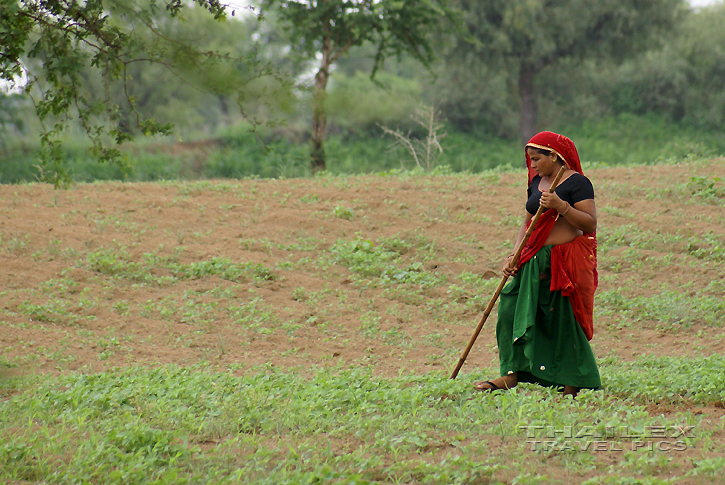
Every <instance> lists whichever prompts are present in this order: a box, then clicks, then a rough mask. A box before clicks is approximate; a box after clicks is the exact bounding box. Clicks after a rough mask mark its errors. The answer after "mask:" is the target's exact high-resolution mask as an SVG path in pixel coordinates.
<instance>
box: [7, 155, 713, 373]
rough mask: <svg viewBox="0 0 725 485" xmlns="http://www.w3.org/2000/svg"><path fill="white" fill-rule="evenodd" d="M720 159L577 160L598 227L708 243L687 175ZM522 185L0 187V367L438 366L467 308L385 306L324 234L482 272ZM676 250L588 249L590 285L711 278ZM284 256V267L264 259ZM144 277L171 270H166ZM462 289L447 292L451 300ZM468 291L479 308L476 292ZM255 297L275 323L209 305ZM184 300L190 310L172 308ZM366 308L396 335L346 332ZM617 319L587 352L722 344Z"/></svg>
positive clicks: (709, 333)
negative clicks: (195, 266) (135, 264)
mask: <svg viewBox="0 0 725 485" xmlns="http://www.w3.org/2000/svg"><path fill="white" fill-rule="evenodd" d="M724 165H725V161H723V160H713V161H711V162H710V163H709V164H708V165H702V164H700V165H691V164H683V165H665V166H651V167H636V168H631V167H629V168H607V169H597V170H591V171H589V172H588V173H587V175H589V177H590V178H591V180H592V181H593V183H594V185H595V190H596V201H597V207H598V211H599V228H600V233H601V232H603V231H607V234H612V232H613V231H615V230H618V229H619V230H620V231H623V232H622V233H623V234H628V235H629V237H630V238H636V237H637V236H638V234H639V233H644V232H649V234H652V233H656V234H660V235H662V237H665V236H667V235H670V236H673V237H675V236H677V237H680V238H685V237H692V236H695V237H704V236H705V235H707V234H714V235H715V236H716V237H720V238H723V237H724V236H725V227H724V225H725V224H724V223H723V221H725V207H724V206H723V204H717V203H712V202H707V201H705V202H703V201H699V200H698V199H697V198H696V197H692V196H691V195H690V194H689V192H688V186H687V181H688V180H690V177H693V176H698V175H703V174H712V173H722V169H723V166H724ZM524 195H525V175H524V174H523V173H502V174H484V175H477V176H438V177H427V176H416V177H413V176H410V177H405V176H398V177H384V176H354V177H331V178H315V179H290V180H245V181H231V182H230V181H211V182H173V183H162V184H151V183H94V184H78V185H74V186H73V187H72V188H71V189H69V190H65V191H56V190H53V189H52V187H49V186H47V185H41V184H31V185H21V186H8V185H4V186H0V207H2V210H1V212H0V237H1V239H0V241H1V243H2V250H1V251H0V275H1V276H0V277H1V278H2V280H1V281H2V287H1V288H0V290H1V292H0V349H2V354H3V355H4V357H5V359H6V360H7V362H10V363H14V365H19V366H20V367H21V368H23V369H27V370H32V371H34V372H41V373H55V372H66V371H74V370H85V371H101V370H104V369H108V368H113V367H116V366H127V365H158V364H166V363H176V364H179V365H188V364H194V363H198V362H209V363H213V364H214V365H222V366H224V365H230V364H241V365H243V366H245V367H247V366H252V365H256V364H269V365H274V366H282V367H292V366H302V367H308V366H311V365H331V364H337V363H339V362H340V361H342V362H344V363H349V364H350V365H355V364H358V363H359V364H362V365H371V364H374V365H376V368H377V370H378V372H380V373H382V374H387V375H398V374H399V373H400V372H404V373H408V372H410V373H422V372H429V371H431V370H436V371H438V370H445V369H444V368H445V367H446V366H451V365H452V364H453V363H455V361H456V360H457V358H456V357H457V354H458V350H457V349H460V350H462V349H463V348H464V347H465V344H466V342H467V341H468V339H469V337H470V334H471V331H472V329H473V328H474V327H475V324H476V321H477V319H478V317H479V314H478V313H477V311H476V310H478V309H480V306H479V307H478V308H474V309H471V307H470V305H469V306H465V305H461V304H459V305H450V306H446V303H448V301H447V298H448V296H447V295H448V293H449V292H448V290H447V289H446V287H445V286H443V287H434V288H427V289H425V290H421V291H420V292H418V293H419V295H418V296H419V297H420V298H421V300H419V301H418V302H416V301H412V302H407V301H406V300H405V299H402V300H401V299H398V300H396V299H395V298H393V297H391V296H390V293H389V292H388V293H386V292H385V291H384V290H383V289H380V288H365V287H363V286H360V285H359V284H357V283H355V282H354V281H353V278H352V277H351V274H350V271H349V270H348V268H346V267H345V266H344V265H340V264H333V265H332V266H330V267H328V268H324V267H321V266H320V264H319V263H318V262H316V259H315V258H318V257H319V256H320V254H321V253H323V252H324V251H326V250H327V249H329V248H330V247H331V246H333V245H334V244H335V243H336V242H337V241H339V240H346V241H349V240H354V239H356V238H360V239H363V240H370V241H372V242H376V241H378V240H379V239H380V238H385V237H387V238H390V237H399V238H401V239H406V238H407V240H412V239H415V240H416V241H419V242H420V241H423V242H425V243H427V244H428V246H429V251H428V254H429V255H430V254H433V256H432V257H429V258H427V259H426V261H425V266H426V270H428V271H433V272H438V273H445V274H448V275H450V277H451V279H450V280H449V283H453V282H455V281H454V278H455V277H456V276H457V275H459V274H461V273H462V272H466V271H467V272H471V273H474V274H478V275H481V276H483V277H484V278H485V279H489V280H498V279H499V278H500V276H499V271H498V268H499V267H500V265H501V260H502V258H503V256H504V255H505V254H507V252H508V251H510V245H511V241H512V239H513V238H514V236H515V234H516V231H517V228H518V221H519V220H520V217H521V216H522V215H523V208H522V205H523V199H524ZM716 202H717V201H716ZM348 219H350V220H348ZM621 228H624V229H621ZM305 244H306V245H308V246H309V247H303V246H304V245H305ZM683 244H684V243H682V244H680V243H679V242H676V243H674V245H673V244H671V243H668V242H667V241H666V240H665V241H664V242H663V244H661V245H659V246H658V247H653V248H651V249H644V250H638V251H633V250H632V249H630V248H629V247H628V246H626V245H623V246H620V247H615V248H613V249H611V250H610V251H608V252H607V253H606V254H604V253H601V252H600V265H599V266H600V288H599V290H600V292H602V291H607V290H611V289H613V288H618V287H626V288H628V289H629V291H630V292H633V293H637V295H638V296H642V297H650V296H653V295H657V294H658V292H662V291H663V289H667V288H669V289H670V291H679V289H681V288H685V289H686V290H685V291H690V292H692V294H693V295H694V294H695V291H696V290H697V289H699V288H704V287H706V286H707V285H708V284H710V283H711V282H713V281H718V280H722V278H723V277H724V276H725V273H724V272H723V270H722V266H721V265H718V264H709V265H708V264H697V265H693V264H692V261H694V260H693V259H692V258H689V259H688V255H687V251H686V249H685V248H683ZM600 247H603V243H602V241H600ZM310 248H312V249H310ZM430 248H433V249H430ZM610 248H611V245H610ZM100 249H107V250H109V251H115V252H116V253H114V254H119V255H120V254H125V255H126V256H125V257H126V258H127V260H128V261H141V260H143V258H144V255H148V254H155V255H157V256H158V257H166V258H171V259H173V260H174V261H175V262H177V263H178V264H188V263H193V262H199V261H209V260H212V259H213V258H228V259H229V260H231V261H232V262H245V263H259V264H262V265H264V266H265V267H267V268H271V271H272V272H273V273H274V277H275V279H273V280H269V281H258V280H254V279H246V280H244V279H242V280H238V281H229V280H228V279H223V278H222V277H221V276H219V275H211V276H200V277H199V278H196V279H183V280H175V281H173V282H172V283H170V284H144V283H143V282H139V281H133V280H129V279H128V278H127V279H124V278H119V277H117V276H113V275H109V274H103V273H100V272H98V271H94V270H93V267H92V265H91V264H90V263H89V259H88V255H89V254H91V253H93V252H94V251H98V250H100ZM690 249H691V248H690ZM416 250H419V249H416ZM431 251H433V253H431ZM668 255H669V256H670V259H669V260H668V259H666V258H664V257H665V256H668ZM305 257H307V258H308V259H309V261H308V262H305V261H304V260H302V258H305ZM663 258H664V259H663ZM285 261H286V262H289V263H290V264H288V266H287V267H285V266H284V265H280V263H284V262H285ZM300 261H302V262H300ZM653 262H654V263H653ZM151 272H152V273H158V274H157V275H156V276H159V277H162V276H169V277H170V276H172V275H171V273H170V272H168V270H165V269H164V268H154V269H152V270H151ZM638 281H639V282H641V284H637V282H638ZM215 291H216V293H215ZM222 294H223V295H226V296H224V297H222V296H220V295H222ZM215 295H216V296H215ZM301 295H302V296H301ZM475 296H476V295H467V296H463V297H462V298H461V297H459V298H458V299H459V303H460V302H461V301H465V300H466V299H467V298H473V297H475ZM477 296H478V298H479V299H480V300H481V301H486V302H487V299H488V295H477ZM255 298H256V299H258V301H259V302H263V304H264V308H265V309H267V311H268V312H270V314H272V315H274V316H276V322H277V324H278V325H285V324H286V325H287V330H286V331H285V330H284V329H283V328H270V329H267V331H266V332H261V333H260V332H252V333H251V334H250V332H248V331H247V332H242V331H240V328H239V325H236V324H235V323H234V319H233V318H232V317H231V316H230V315H229V314H228V313H229V312H226V313H225V312H224V311H221V308H222V306H223V305H224V304H227V305H231V304H232V303H230V302H234V301H239V302H246V303H249V302H250V301H251V300H253V299H255ZM190 299H193V300H194V304H193V305H192V304H189V305H186V304H187V303H189V301H190ZM431 301H434V302H438V304H437V306H435V305H434V306H431V304H430V302H431ZM421 302H428V303H427V306H426V304H422V303H421ZM51 303H52V304H51ZM451 303H453V302H451ZM164 304H168V305H169V309H168V311H167V312H166V313H164V311H163V305H164ZM185 305H186V306H185ZM203 305H206V307H204V308H206V309H207V310H206V317H204V316H203V315H202V316H201V317H200V316H198V315H197V316H196V317H194V316H193V315H192V316H189V315H186V316H184V311H185V310H184V309H185V308H186V309H187V310H191V309H193V308H192V307H194V306H196V307H197V310H198V309H199V308H201V307H203ZM38 306H40V307H41V310H40V311H33V308H37V307H38ZM187 307H188V308H187ZM371 312H372V313H371ZM187 313H189V312H187ZM373 314H374V315H379V316H380V320H379V322H378V329H377V330H378V331H379V332H382V333H385V332H388V333H390V331H397V332H399V333H400V334H402V335H404V339H403V342H402V343H397V344H396V343H395V342H394V341H393V340H391V339H387V340H386V339H382V340H381V338H379V337H376V336H375V335H372V336H371V335H365V332H361V325H363V323H361V322H362V321H363V320H364V318H365V315H373ZM34 316H35V318H33V317H34ZM619 320H621V316H618V315H617V314H610V315H602V314H598V315H597V318H596V321H595V337H594V339H593V341H592V345H593V348H594V350H595V354H596V355H597V356H599V357H604V356H608V355H617V356H619V357H620V358H622V359H625V360H630V359H633V358H636V357H638V356H642V355H645V354H651V353H654V354H656V355H692V356H694V355H709V354H713V353H720V352H723V351H724V350H725V339H723V333H722V331H721V330H720V328H721V327H718V326H716V327H713V326H712V324H709V325H705V324H703V323H700V322H698V320H697V318H693V319H692V321H691V322H689V324H688V325H687V326H686V327H685V326H683V328H682V329H678V330H673V328H672V327H671V326H669V327H667V326H662V325H661V324H659V322H656V321H646V320H645V321H638V322H636V323H633V324H629V325H625V326H623V325H622V322H621V321H619ZM199 322H201V323H199ZM494 322H495V315H493V316H492V318H491V322H489V323H488V324H487V326H486V328H484V331H483V332H482V334H481V336H480V337H479V339H478V341H477V343H476V346H475V347H474V351H473V352H472V353H471V355H470V357H469V359H468V361H467V363H466V365H465V367H464V370H463V373H462V375H464V376H465V374H466V373H470V372H472V371H474V370H475V369H478V368H481V367H484V368H488V367H489V366H492V367H493V368H495V367H496V365H495V364H496V362H497V352H496V345H495V337H494V332H493V328H494V326H495V324H494ZM290 326H291V328H292V331H290ZM431 335H434V336H437V337H435V338H433V337H431ZM714 337H715V338H714ZM446 349H448V351H447V352H446ZM452 349H453V350H452ZM464 378H465V377H464Z"/></svg>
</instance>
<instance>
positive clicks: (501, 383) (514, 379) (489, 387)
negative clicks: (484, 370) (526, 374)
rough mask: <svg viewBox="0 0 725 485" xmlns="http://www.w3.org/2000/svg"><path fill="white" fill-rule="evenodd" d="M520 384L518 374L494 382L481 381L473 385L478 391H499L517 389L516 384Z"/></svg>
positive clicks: (502, 377)
mask: <svg viewBox="0 0 725 485" xmlns="http://www.w3.org/2000/svg"><path fill="white" fill-rule="evenodd" d="M518 383H519V380H518V376H517V375H516V373H513V374H509V375H507V376H501V377H499V378H497V379H494V380H492V381H481V382H476V383H475V384H474V385H473V388H474V389H476V390H477V391H484V392H486V391H498V390H500V389H511V388H512V387H516V384H518Z"/></svg>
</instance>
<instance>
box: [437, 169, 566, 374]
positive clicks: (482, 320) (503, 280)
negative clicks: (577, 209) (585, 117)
mask: <svg viewBox="0 0 725 485" xmlns="http://www.w3.org/2000/svg"><path fill="white" fill-rule="evenodd" d="M565 171H566V165H564V166H562V167H561V169H560V170H559V173H557V174H556V178H554V182H552V184H551V187H550V188H549V193H551V192H554V190H555V189H556V186H557V185H559V181H560V180H561V177H562V176H563V175H564V172H565ZM543 213H544V208H543V207H542V206H539V210H537V211H536V214H534V217H533V218H532V219H531V223H530V224H529V228H528V229H527V230H526V234H524V238H523V239H522V240H521V242H520V243H519V245H518V247H517V248H516V251H515V252H514V259H513V260H514V261H516V260H517V259H519V257H521V252H522V251H523V250H524V246H526V243H527V242H528V240H529V237H531V234H532V233H533V232H534V227H536V224H537V223H538V222H539V218H540V217H541V214H543ZM506 280H508V276H506V275H504V276H503V278H501V282H500V283H499V284H498V288H496V292H495V293H494V294H493V297H492V298H491V301H490V302H488V306H487V307H486V310H485V311H484V312H483V315H481V318H480V319H479V320H478V325H477V326H476V330H475V331H474V332H473V335H472V336H471V340H469V341H468V345H467V346H466V350H464V351H463V354H462V355H461V358H460V359H458V364H456V368H455V369H453V373H452V374H451V379H455V378H456V376H457V375H458V372H459V371H460V370H461V367H463V363H464V362H465V361H466V358H467V357H468V353H469V352H470V351H471V349H472V348H473V343H474V342H475V341H476V339H477V338H478V334H479V333H481V329H483V324H484V323H486V319H487V318H488V316H489V315H490V314H491V311H493V307H494V305H495V304H496V300H498V297H499V295H500V294H501V290H503V287H504V285H505V284H506Z"/></svg>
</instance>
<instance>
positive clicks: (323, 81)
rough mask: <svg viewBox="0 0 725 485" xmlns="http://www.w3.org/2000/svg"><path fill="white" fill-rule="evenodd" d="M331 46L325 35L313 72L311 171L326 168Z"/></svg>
mask: <svg viewBox="0 0 725 485" xmlns="http://www.w3.org/2000/svg"><path fill="white" fill-rule="evenodd" d="M331 54H332V46H331V44H330V38H329V37H327V38H325V40H324V41H323V43H322V61H321V62H320V69H319V70H318V71H317V74H315V89H314V92H313V93H312V154H311V155H312V159H311V160H310V170H311V171H312V173H315V172H319V171H321V170H326V169H327V164H326V162H325V131H326V130H327V111H326V110H325V98H326V97H327V91H326V90H327V80H328V79H329V78H330V66H331V65H332V59H331Z"/></svg>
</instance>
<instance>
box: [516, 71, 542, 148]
mask: <svg viewBox="0 0 725 485" xmlns="http://www.w3.org/2000/svg"><path fill="white" fill-rule="evenodd" d="M519 69H520V70H519V101H520V103H521V106H520V120H519V131H520V133H521V139H522V141H523V142H524V144H526V143H528V141H529V140H530V139H531V137H532V136H534V135H535V134H536V133H537V131H536V118H537V116H538V111H539V107H538V105H537V103H536V93H535V92H534V78H535V77H536V72H537V71H536V68H535V67H533V66H532V65H530V64H528V63H526V62H522V63H521V66H520V68H519Z"/></svg>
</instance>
